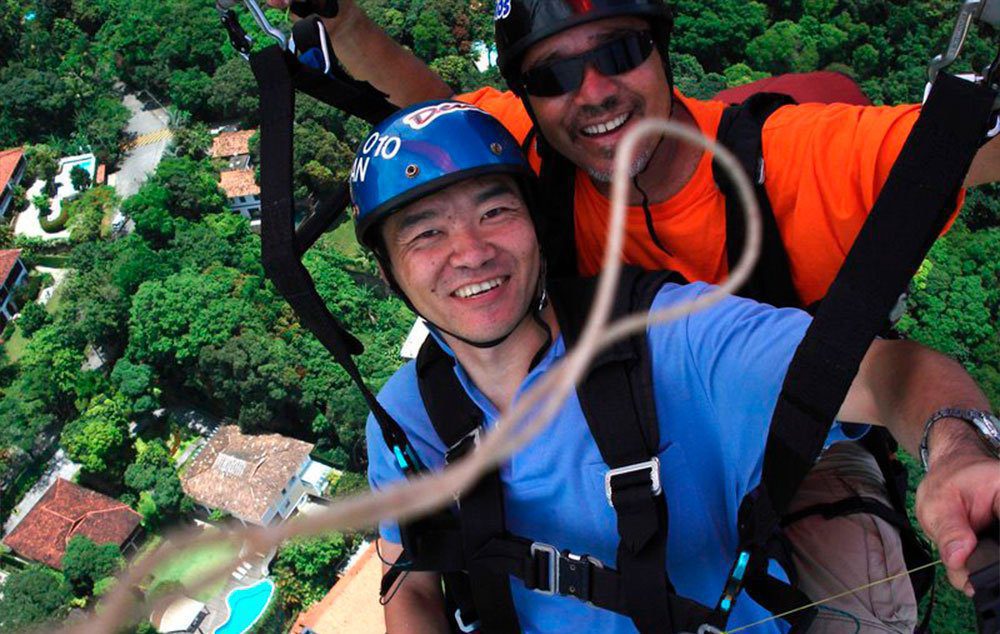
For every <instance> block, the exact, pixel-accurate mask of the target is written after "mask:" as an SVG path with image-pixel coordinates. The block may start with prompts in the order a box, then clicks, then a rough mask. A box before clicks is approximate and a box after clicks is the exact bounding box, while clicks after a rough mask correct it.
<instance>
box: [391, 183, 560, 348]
mask: <svg viewBox="0 0 1000 634" xmlns="http://www.w3.org/2000/svg"><path fill="white" fill-rule="evenodd" d="M381 231H382V239H383V242H384V245H385V249H386V254H387V256H388V259H389V265H390V266H391V267H392V274H393V276H394V278H395V280H396V282H397V283H398V284H399V287H400V289H401V290H402V291H403V293H405V295H406V297H407V298H408V299H409V300H410V302H411V303H412V304H413V306H414V308H416V310H417V312H418V313H420V315H421V316H422V317H424V318H425V319H427V320H428V321H430V322H431V323H433V324H435V325H437V326H439V327H440V328H441V329H442V330H444V331H447V332H451V333H455V334H456V335H458V336H459V337H462V338H463V339H466V340H469V341H474V342H477V343H486V342H489V341H493V340H496V339H498V338H500V337H502V336H504V335H506V334H508V333H510V332H511V331H512V330H514V329H515V328H516V327H517V326H518V325H519V324H520V323H521V322H522V321H523V320H524V317H525V315H526V314H527V312H528V307H529V306H530V305H531V302H533V301H534V298H535V291H536V287H537V284H538V279H539V271H540V267H541V255H540V252H539V247H538V241H537V238H536V236H535V228H534V225H533V224H532V221H531V216H530V214H529V212H528V207H527V205H526V204H525V201H524V199H523V197H522V196H521V193H520V190H519V188H518V186H517V183H515V181H514V179H513V178H511V177H510V176H501V175H495V176H481V177H477V178H472V179H469V180H465V181H461V182H459V183H457V184H455V185H452V186H450V187H447V188H446V189H443V190H441V191H440V192H437V193H435V194H431V195H429V196H426V197H425V198H422V199H420V200H418V201H417V202H415V203H411V204H410V205H407V206H406V207H404V208H403V209H401V210H400V211H398V212H396V213H394V214H392V215H391V216H389V217H388V218H387V219H386V221H385V222H384V223H383V225H382V227H381Z"/></svg>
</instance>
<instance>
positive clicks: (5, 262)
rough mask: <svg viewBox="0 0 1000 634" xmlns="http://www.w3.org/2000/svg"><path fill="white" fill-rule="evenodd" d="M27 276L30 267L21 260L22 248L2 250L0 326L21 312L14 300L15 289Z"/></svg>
mask: <svg viewBox="0 0 1000 634" xmlns="http://www.w3.org/2000/svg"><path fill="white" fill-rule="evenodd" d="M27 277H28V269H27V267H25V266H24V262H22V261H21V250H20V249H8V250H4V251H0V328H3V327H4V326H6V325H7V322H8V321H10V320H11V318H13V317H14V315H16V314H17V313H19V312H20V310H21V309H20V308H19V307H18V306H17V304H16V303H15V302H14V291H16V290H17V287H18V286H20V285H21V284H23V283H24V280H25V279H27Z"/></svg>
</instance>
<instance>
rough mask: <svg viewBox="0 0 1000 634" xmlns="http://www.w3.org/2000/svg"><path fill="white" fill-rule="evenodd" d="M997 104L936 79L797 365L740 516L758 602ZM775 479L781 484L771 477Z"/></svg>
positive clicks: (983, 91) (750, 586)
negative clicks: (827, 447) (793, 512)
mask: <svg viewBox="0 0 1000 634" xmlns="http://www.w3.org/2000/svg"><path fill="white" fill-rule="evenodd" d="M995 96H996V93H995V92H994V91H992V90H989V89H987V88H984V87H981V86H976V85H974V84H972V83H970V82H966V81H963V80H961V79H957V78H955V77H952V76H950V75H945V74H941V75H939V77H938V79H937V81H936V82H935V84H934V87H933V89H932V91H931V94H930V97H929V98H928V100H927V102H926V103H925V104H924V107H923V109H922V111H921V114H920V117H919V119H918V120H917V123H916V125H915V126H914V129H913V132H912V133H911V134H910V136H909V138H908V139H907V141H906V143H905V145H904V147H903V150H902V152H901V153H900V156H899V158H898V159H897V161H896V163H895V165H894V166H893V168H892V171H891V172H890V176H889V179H888V181H887V182H886V184H885V186H884V187H883V190H882V193H881V195H880V196H879V198H878V200H877V202H876V204H875V207H874V208H873V209H872V212H871V215H870V216H869V218H868V221H867V222H866V223H865V225H864V227H863V228H862V230H861V233H860V234H859V235H858V237H857V239H856V241H855V243H854V246H853V248H852V249H851V251H850V253H849V254H848V256H847V259H846V261H845V263H844V265H843V268H842V269H841V270H840V273H839V274H838V275H837V278H836V279H835V281H834V283H833V285H832V286H831V287H830V291H829V292H828V294H827V296H826V299H824V301H823V302H822V304H821V305H820V307H819V310H818V312H817V314H816V318H815V319H814V320H813V322H812V324H811V325H810V327H809V329H808V331H807V332H806V335H805V337H804V338H803V340H802V343H801V344H800V345H799V347H798V350H797V351H796V353H795V356H794V358H793V359H792V362H791V364H790V366H789V369H788V373H787V375H786V377H785V382H784V385H783V387H782V391H781V394H780V396H779V398H778V404H777V407H776V408H775V411H774V414H773V417H772V421H771V426H770V432H769V435H768V442H767V448H766V452H765V454H764V466H763V475H762V478H761V485H760V486H758V487H757V488H756V489H755V490H754V491H753V492H751V494H749V495H748V496H747V497H746V498H745V499H744V501H743V504H742V505H741V508H740V534H741V538H742V542H743V547H742V549H743V550H745V551H746V552H749V553H750V554H751V558H752V559H757V561H755V562H754V563H753V564H752V565H751V566H750V570H751V573H752V574H750V577H749V578H747V580H746V587H747V591H748V592H750V594H751V595H752V596H754V598H755V599H756V598H757V594H758V590H759V589H760V588H762V587H764V583H765V582H764V578H763V577H762V576H761V575H762V574H763V575H765V576H766V565H764V564H763V563H762V562H761V561H760V557H761V555H760V554H759V553H761V552H763V551H764V546H765V545H766V544H767V542H768V541H769V540H770V539H771V536H772V535H773V533H774V531H775V529H776V528H777V527H778V525H779V523H780V518H781V516H782V515H783V514H784V513H785V512H786V511H787V509H788V505H789V502H790V501H791V499H792V497H793V496H794V494H795V491H796V490H797V488H798V485H799V483H800V482H801V481H802V479H803V478H804V477H805V475H806V473H807V472H808V471H809V469H811V468H812V466H813V464H814V463H815V461H816V459H817V457H818V456H819V454H820V452H821V451H822V449H823V444H824V441H825V439H826V436H827V434H828V432H829V429H830V425H831V424H832V422H833V420H834V418H835V417H836V415H837V412H838V410H839V408H840V405H841V403H842V402H843V400H844V397H845V395H846V394H847V392H848V390H849V388H850V385H851V382H852V381H853V379H854V377H855V375H856V374H857V371H858V367H859V365H860V363H861V360H862V359H863V357H864V355H865V353H866V352H867V350H868V348H869V346H870V345H871V342H872V340H873V339H874V338H875V337H876V335H877V334H878V333H879V332H880V331H881V329H882V327H883V324H884V322H885V318H886V315H888V313H889V311H890V310H891V309H892V307H893V305H894V304H895V303H896V300H897V298H898V297H899V294H900V292H901V291H902V290H903V289H904V288H905V287H906V285H907V283H908V282H909V281H910V279H911V277H912V276H913V273H914V272H915V271H916V269H917V267H918V266H919V264H920V262H921V261H922V260H923V258H924V257H925V255H926V253H927V251H928V250H929V249H930V247H931V245H932V244H933V242H934V240H935V239H936V238H937V236H938V235H939V234H940V232H941V230H942V229H943V227H944V224H945V222H946V221H947V218H948V216H949V214H950V211H951V210H952V209H953V207H954V204H955V200H956V196H957V194H958V191H959V189H960V188H961V186H962V182H963V179H964V177H965V174H966V173H967V172H968V169H969V165H970V164H971V162H972V159H973V158H974V156H975V154H976V151H977V150H978V148H979V147H980V145H981V143H982V141H983V139H984V138H985V132H986V128H987V125H986V124H987V121H988V118H989V115H990V113H991V111H992V108H993V101H994V98H995ZM928 166H933V169H928ZM778 473H780V474H781V477H780V478H778V477H775V474H778ZM758 601H760V599H758ZM765 607H768V608H769V609H771V608H770V606H768V605H766V604H765Z"/></svg>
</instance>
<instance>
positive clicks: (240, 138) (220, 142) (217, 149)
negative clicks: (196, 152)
mask: <svg viewBox="0 0 1000 634" xmlns="http://www.w3.org/2000/svg"><path fill="white" fill-rule="evenodd" d="M256 133H257V131H256V130H238V131H236V132H220V133H219V135H218V136H217V137H215V138H214V139H213V140H212V150H211V151H210V152H209V154H210V155H211V156H212V157H213V158H229V157H231V156H239V155H240V154H249V153H250V137H252V136H253V135H254V134H256Z"/></svg>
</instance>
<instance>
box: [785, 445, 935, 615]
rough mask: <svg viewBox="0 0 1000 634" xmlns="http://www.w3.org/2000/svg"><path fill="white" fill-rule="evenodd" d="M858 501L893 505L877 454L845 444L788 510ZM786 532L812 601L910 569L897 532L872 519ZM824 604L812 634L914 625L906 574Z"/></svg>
mask: <svg viewBox="0 0 1000 634" xmlns="http://www.w3.org/2000/svg"><path fill="white" fill-rule="evenodd" d="M855 495H861V496H864V497H869V498H874V499H877V500H881V501H882V502H884V503H886V504H888V503H889V500H888V498H887V495H886V485H885V480H884V479H883V478H882V473H881V471H880V470H879V468H878V464H877V463H876V462H875V459H874V458H873V457H872V455H871V454H870V453H868V452H867V451H866V450H865V449H864V448H863V447H861V446H859V445H858V444H857V443H853V442H841V443H837V444H835V445H832V446H831V447H830V448H829V449H827V451H826V452H825V453H824V454H823V456H822V457H821V458H820V460H819V461H818V462H817V463H816V466H815V467H813V469H812V471H810V472H809V474H808V475H807V476H806V479H805V480H804V481H803V482H802V486H801V487H800V489H799V491H798V493H797V494H796V496H795V499H794V500H793V501H792V503H791V506H790V509H789V510H790V511H791V512H795V511H797V510H799V509H802V508H805V507H808V506H812V505H814V504H824V503H827V502H836V501H838V500H842V499H844V498H847V497H851V496H855ZM785 534H786V535H787V536H788V538H789V539H790V540H791V542H792V547H793V559H794V562H795V566H796V569H797V570H798V573H799V585H800V588H801V589H802V590H803V591H804V592H805V593H806V594H807V595H809V597H810V598H812V599H813V600H819V599H823V598H825V597H830V596H833V595H835V594H839V593H841V592H844V591H845V590H849V589H851V588H857V587H859V586H863V585H865V584H867V583H871V582H873V581H878V580H880V579H885V578H886V577H889V576H891V575H894V574H897V573H900V572H903V571H905V570H906V563H905V562H904V560H903V548H902V543H901V541H900V537H899V531H898V530H896V529H895V528H894V527H893V526H892V525H890V524H888V523H887V522H885V521H884V520H882V519H880V518H878V517H874V516H872V515H868V514H863V513H857V514H854V515H847V516H844V517H836V518H832V519H829V520H827V519H824V518H823V517H822V516H818V515H814V516H809V517H806V518H803V519H801V520H799V521H798V522H795V523H794V524H792V525H791V526H789V527H787V528H786V529H785ZM824 605H825V606H826V609H824V608H821V609H820V611H819V614H818V616H817V618H816V621H815V622H814V624H813V626H812V627H811V628H810V630H809V632H810V634H850V633H852V632H855V631H858V632H861V633H864V632H912V631H913V628H914V627H915V626H916V624H917V602H916V599H915V598H914V596H913V588H912V586H911V585H910V579H909V577H908V576H903V577H901V578H899V579H895V580H893V581H890V582H886V583H882V584H879V585H876V586H873V587H871V588H867V589H865V590H861V591H859V592H857V593H855V594H850V595H847V596H845V597H841V598H839V599H836V600H834V601H830V602H829V603H825V604H824ZM844 613H847V614H844ZM848 614H849V615H850V616H848ZM852 617H853V618H852ZM855 619H856V620H855Z"/></svg>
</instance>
